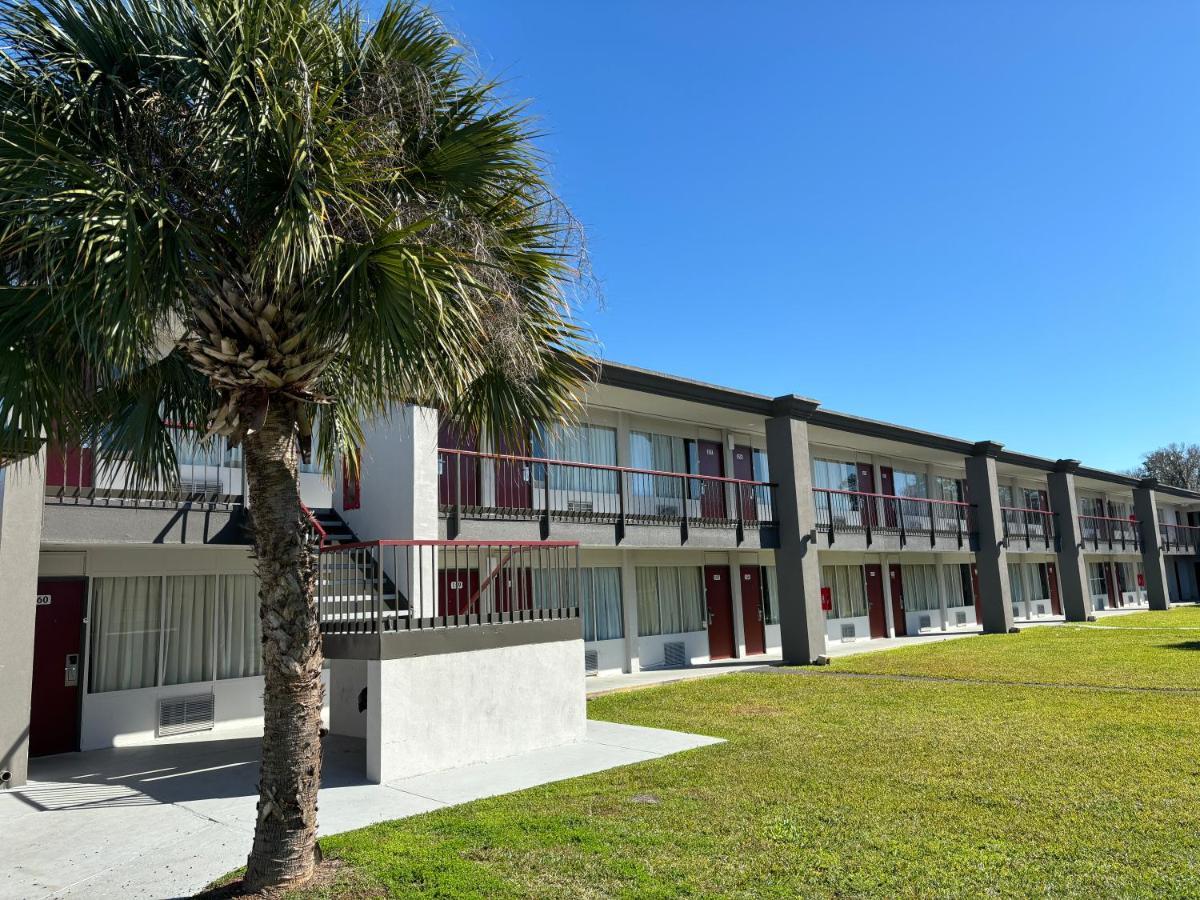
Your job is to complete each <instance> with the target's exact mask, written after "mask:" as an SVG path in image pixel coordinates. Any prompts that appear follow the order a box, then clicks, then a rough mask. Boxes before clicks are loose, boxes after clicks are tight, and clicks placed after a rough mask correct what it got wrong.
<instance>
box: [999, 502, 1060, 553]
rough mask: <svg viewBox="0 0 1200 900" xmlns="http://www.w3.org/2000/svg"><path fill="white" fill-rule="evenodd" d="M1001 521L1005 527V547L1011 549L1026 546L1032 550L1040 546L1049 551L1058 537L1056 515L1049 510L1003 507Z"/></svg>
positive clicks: (1001, 508)
mask: <svg viewBox="0 0 1200 900" xmlns="http://www.w3.org/2000/svg"><path fill="white" fill-rule="evenodd" d="M1000 520H1001V522H1002V523H1003V525H1004V546H1006V547H1009V548H1013V547H1018V546H1021V545H1024V547H1025V549H1026V550H1030V549H1032V548H1033V547H1034V545H1040V546H1042V547H1045V548H1046V549H1047V550H1049V549H1050V547H1051V546H1052V545H1053V544H1054V542H1055V540H1056V539H1057V536H1058V535H1057V533H1056V530H1055V525H1054V522H1055V519H1054V513H1052V512H1050V511H1049V510H1045V509H1028V508H1024V507H1018V506H1002V507H1000Z"/></svg>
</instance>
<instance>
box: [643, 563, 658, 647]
mask: <svg viewBox="0 0 1200 900" xmlns="http://www.w3.org/2000/svg"><path fill="white" fill-rule="evenodd" d="M637 594H638V595H637V603H638V634H640V635H651V634H662V621H661V618H660V617H659V614H658V570H657V569H655V568H653V567H651V566H638V567H637Z"/></svg>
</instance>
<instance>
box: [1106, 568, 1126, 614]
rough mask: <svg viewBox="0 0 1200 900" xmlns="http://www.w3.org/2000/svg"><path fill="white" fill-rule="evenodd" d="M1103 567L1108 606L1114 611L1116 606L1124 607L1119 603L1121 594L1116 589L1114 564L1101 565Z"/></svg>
mask: <svg viewBox="0 0 1200 900" xmlns="http://www.w3.org/2000/svg"><path fill="white" fill-rule="evenodd" d="M1102 565H1103V566H1104V580H1105V581H1107V582H1108V605H1109V606H1110V607H1111V608H1113V609H1116V608H1117V607H1118V606H1124V605H1125V604H1124V603H1122V602H1121V592H1120V591H1119V590H1118V589H1117V574H1116V569H1117V567H1116V564H1115V563H1102Z"/></svg>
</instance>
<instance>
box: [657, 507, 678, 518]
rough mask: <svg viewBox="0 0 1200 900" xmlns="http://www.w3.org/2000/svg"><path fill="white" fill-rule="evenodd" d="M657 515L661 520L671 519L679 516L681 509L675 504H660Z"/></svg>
mask: <svg viewBox="0 0 1200 900" xmlns="http://www.w3.org/2000/svg"><path fill="white" fill-rule="evenodd" d="M657 515H658V517H659V518H660V519H671V518H675V517H676V516H678V515H679V507H678V506H676V505H675V504H674V503H660V504H658V512H657Z"/></svg>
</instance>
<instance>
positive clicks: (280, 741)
mask: <svg viewBox="0 0 1200 900" xmlns="http://www.w3.org/2000/svg"><path fill="white" fill-rule="evenodd" d="M245 457H246V462H245V465H246V480H247V483H248V487H249V491H250V504H251V516H252V518H253V522H254V547H255V553H256V556H257V558H258V577H259V582H260V593H259V600H260V606H259V614H260V616H261V618H262V634H263V675H264V679H265V682H266V685H265V690H264V692H263V742H262V769H261V771H260V773H259V782H258V821H257V822H256V824H255V828H254V846H253V849H252V850H251V851H250V859H249V861H248V863H247V868H246V877H245V887H246V888H247V889H248V890H261V889H262V888H264V887H270V886H275V885H283V884H290V883H297V882H303V881H304V880H306V879H308V878H309V877H311V876H312V874H313V868H314V865H315V862H316V854H317V788H318V787H319V786H320V783H321V734H320V729H321V703H322V700H323V695H324V686H323V685H322V683H321V666H322V661H323V657H322V652H321V635H320V629H319V623H318V620H317V606H316V599H315V597H314V585H315V579H316V555H315V550H314V548H313V546H312V545H311V544H310V542H309V537H308V531H307V529H306V528H305V525H304V518H303V513H302V510H301V507H300V490H299V483H298V479H297V470H296V437H295V409H294V407H293V406H292V404H291V403H289V402H288V401H287V400H284V399H283V398H279V397H276V398H274V402H272V403H271V406H270V409H269V410H268V413H267V418H266V421H265V422H264V423H263V427H262V428H261V429H260V430H259V431H257V432H255V433H254V434H252V435H249V436H248V437H247V438H246V440H245Z"/></svg>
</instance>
